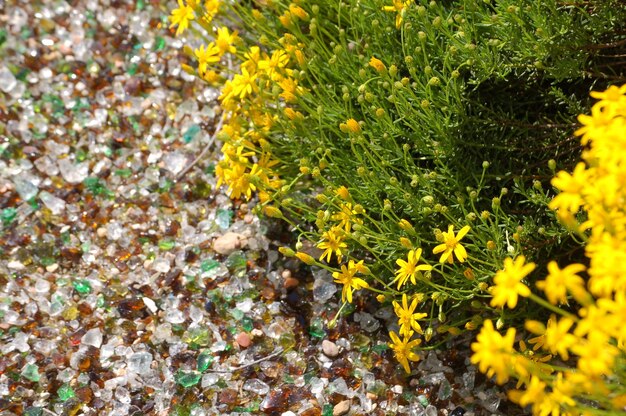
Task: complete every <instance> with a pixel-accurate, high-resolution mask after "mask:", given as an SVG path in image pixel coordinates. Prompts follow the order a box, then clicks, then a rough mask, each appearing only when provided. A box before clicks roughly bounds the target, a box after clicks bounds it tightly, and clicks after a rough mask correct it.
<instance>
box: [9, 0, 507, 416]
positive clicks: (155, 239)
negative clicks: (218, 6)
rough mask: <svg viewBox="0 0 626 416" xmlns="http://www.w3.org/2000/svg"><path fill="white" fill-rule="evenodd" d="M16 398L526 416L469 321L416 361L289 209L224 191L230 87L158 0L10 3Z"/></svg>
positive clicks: (114, 405) (193, 408) (62, 404)
mask: <svg viewBox="0 0 626 416" xmlns="http://www.w3.org/2000/svg"><path fill="white" fill-rule="evenodd" d="M0 4H2V7H0V22H1V24H0V58H1V60H0V217H1V218H0V410H2V414H3V415H11V414H16V415H31V416H32V415H52V414H57V415H73V414H87V415H142V414H143V415H227V414H233V415H234V414H240V415H244V414H271V415H283V416H288V415H343V414H350V415H364V414H371V415H396V414H407V415H429V416H430V415H433V416H434V415H437V414H439V415H446V414H447V415H454V416H459V415H462V414H465V415H467V416H469V415H472V414H474V415H486V414H514V413H518V412H519V410H518V409H516V408H515V407H512V406H510V405H509V404H508V403H507V402H506V401H505V396H504V395H503V393H501V390H499V389H496V388H494V387H493V385H492V384H491V383H489V382H488V381H487V380H485V378H484V377H483V376H481V375H480V374H477V373H476V371H475V368H473V367H472V366H470V365H469V364H468V363H469V360H468V350H469V343H470V342H471V340H470V339H469V338H463V339H458V340H457V342H456V344H455V345H447V346H446V345H443V346H441V350H440V351H438V352H424V353H422V361H421V363H419V365H417V366H415V367H416V369H415V370H414V371H413V372H412V373H411V375H409V376H408V377H407V376H405V374H404V370H403V369H402V368H401V366H399V365H398V364H397V361H396V360H394V358H393V357H392V354H391V352H390V350H389V348H388V347H387V345H386V343H387V342H388V339H387V338H386V333H387V332H386V330H385V328H386V326H387V324H388V323H392V322H393V321H395V317H394V315H393V313H392V310H391V309H389V308H387V309H381V308H380V306H379V304H377V303H372V304H367V303H365V302H364V301H363V300H362V299H360V298H358V297H356V298H355V302H354V304H355V307H354V308H352V310H349V311H347V312H348V313H347V314H346V316H345V317H344V318H342V319H340V320H339V325H338V326H337V327H336V328H334V329H332V330H329V329H328V326H327V323H328V322H329V321H330V320H331V319H332V318H333V317H334V315H335V313H336V311H337V310H338V309H339V307H340V305H339V302H340V294H339V293H336V292H337V288H336V287H335V285H334V284H333V283H332V277H331V276H330V275H329V274H327V273H326V272H324V271H321V270H310V269H308V268H307V267H306V266H304V265H303V264H302V263H300V262H297V261H294V260H288V261H286V260H284V259H283V258H282V257H281V256H280V255H279V253H278V247H279V246H280V245H282V244H286V243H289V242H290V238H291V236H290V234H289V232H288V230H287V229H286V228H284V227H283V226H282V225H281V223H279V222H273V223H265V222H261V221H259V220H258V218H257V217H255V216H254V215H252V213H251V210H252V208H253V206H252V204H245V203H239V202H234V203H233V202H231V201H230V200H229V199H228V198H227V197H226V196H225V195H224V194H222V193H221V192H220V191H218V190H215V182H216V181H215V177H214V174H213V170H214V169H213V167H214V162H215V160H214V157H213V159H212V156H211V155H209V156H207V157H206V158H205V159H203V160H202V161H201V162H200V163H199V164H197V165H196V166H194V167H193V169H191V170H189V172H186V173H185V169H186V167H187V166H188V165H189V164H190V163H191V161H192V160H193V159H194V157H195V155H197V154H199V153H200V152H201V151H202V150H203V149H204V148H205V146H206V144H207V143H208V140H209V137H210V136H211V134H212V133H213V128H214V127H213V126H214V124H215V121H216V120H215V119H216V114H219V106H218V102H217V100H216V96H217V92H216V91H215V90H213V89H211V88H207V87H206V86H205V85H204V84H202V83H200V82H198V81H196V80H194V79H193V78H192V77H190V76H188V75H186V74H184V73H183V72H181V70H180V64H181V62H183V61H184V58H182V53H181V52H180V51H181V48H182V43H181V41H179V40H175V39H174V38H173V37H172V32H171V31H168V30H167V29H166V28H167V26H168V22H167V21H166V17H165V16H167V15H168V13H169V12H168V10H169V9H171V6H172V5H171V4H170V5H166V4H164V3H162V2H159V1H151V2H148V1H142V0H139V1H106V0H102V1H87V0H80V1H73V2H69V3H67V2H64V1H55V0H52V1H21V2H20V1H15V0H9V1H8V2H4V3H0Z"/></svg>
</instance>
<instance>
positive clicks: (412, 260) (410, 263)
mask: <svg viewBox="0 0 626 416" xmlns="http://www.w3.org/2000/svg"><path fill="white" fill-rule="evenodd" d="M421 255H422V249H421V248H418V249H417V250H411V251H409V254H408V256H407V261H404V260H402V259H398V260H396V264H397V265H398V266H400V268H399V269H398V270H397V271H396V278H395V279H394V281H396V280H397V281H398V290H400V288H401V287H402V286H403V285H404V284H405V283H406V281H407V280H409V278H410V279H411V283H413V284H416V283H417V281H416V278H417V276H418V275H421V273H420V272H421V271H428V270H431V269H432V266H430V265H428V264H420V265H419V266H418V265H417V262H418V261H419V259H420V257H421Z"/></svg>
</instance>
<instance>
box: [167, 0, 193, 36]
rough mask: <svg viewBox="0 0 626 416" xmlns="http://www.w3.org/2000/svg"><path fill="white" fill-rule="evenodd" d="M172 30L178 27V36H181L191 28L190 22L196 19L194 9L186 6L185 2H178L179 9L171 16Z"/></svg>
mask: <svg viewBox="0 0 626 416" xmlns="http://www.w3.org/2000/svg"><path fill="white" fill-rule="evenodd" d="M169 19H170V22H172V24H171V25H170V29H171V28H173V27H174V26H176V25H178V29H176V36H179V35H180V34H181V33H183V32H184V31H185V30H187V28H188V27H189V21H190V20H193V19H194V14H193V7H191V6H189V5H185V4H184V3H183V0H178V8H177V9H174V10H172V14H171V15H170V16H169Z"/></svg>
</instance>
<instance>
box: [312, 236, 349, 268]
mask: <svg viewBox="0 0 626 416" xmlns="http://www.w3.org/2000/svg"><path fill="white" fill-rule="evenodd" d="M347 247H348V245H347V244H346V243H344V242H343V235H342V230H341V229H340V228H338V227H333V228H331V229H330V230H328V231H324V233H323V234H322V241H321V242H320V243H319V244H318V245H317V248H320V249H322V250H324V252H323V253H322V255H321V256H320V260H323V259H324V257H326V262H327V263H329V262H330V256H331V255H332V254H333V253H335V255H336V256H337V260H338V261H341V258H342V257H343V253H342V250H343V249H345V248H347Z"/></svg>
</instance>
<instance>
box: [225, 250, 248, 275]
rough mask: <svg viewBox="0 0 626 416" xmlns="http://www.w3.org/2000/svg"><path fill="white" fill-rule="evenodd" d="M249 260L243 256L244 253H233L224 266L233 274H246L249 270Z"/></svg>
mask: <svg viewBox="0 0 626 416" xmlns="http://www.w3.org/2000/svg"><path fill="white" fill-rule="evenodd" d="M247 262H248V261H247V260H246V257H245V256H244V254H243V251H241V250H237V251H233V252H232V253H231V254H230V255H229V256H228V257H227V258H226V261H225V262H224V264H225V265H226V267H228V269H229V270H230V271H231V272H232V273H233V274H239V273H241V272H245V271H246V268H247Z"/></svg>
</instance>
